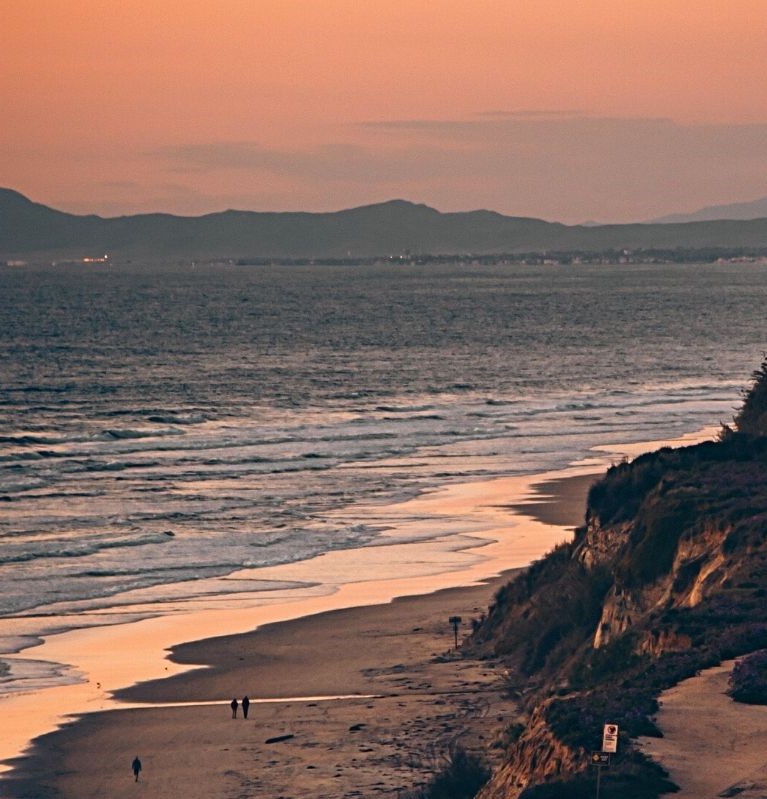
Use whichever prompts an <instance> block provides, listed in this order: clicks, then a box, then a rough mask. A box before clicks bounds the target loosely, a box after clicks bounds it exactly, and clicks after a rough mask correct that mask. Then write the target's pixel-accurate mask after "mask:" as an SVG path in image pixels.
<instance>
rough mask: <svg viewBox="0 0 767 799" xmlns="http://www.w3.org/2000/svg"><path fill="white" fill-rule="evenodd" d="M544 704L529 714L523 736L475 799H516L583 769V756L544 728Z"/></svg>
mask: <svg viewBox="0 0 767 799" xmlns="http://www.w3.org/2000/svg"><path fill="white" fill-rule="evenodd" d="M546 704H547V703H546V702H544V703H542V705H541V706H540V707H537V708H536V709H535V710H534V711H533V712H532V714H531V715H530V719H529V722H528V724H527V727H526V729H525V732H524V733H523V734H522V735H521V737H520V738H519V740H518V741H516V743H515V744H514V746H513V747H512V748H511V749H510V750H509V753H508V758H507V760H506V762H505V763H504V764H503V766H501V768H499V769H498V770H496V772H495V773H494V774H493V777H492V779H491V780H490V782H488V783H487V785H486V786H485V787H484V788H483V789H482V790H481V791H480V793H479V794H478V795H477V799H517V797H518V796H519V795H520V794H521V793H522V791H524V790H525V788H527V787H528V785H535V784H538V783H542V782H549V781H550V780H553V779H561V778H563V777H567V776H569V775H571V774H575V773H576V772H577V771H578V770H579V769H580V768H582V767H583V763H584V762H585V760H584V759H585V757H586V753H585V752H583V751H582V750H574V749H571V748H570V747H569V746H566V745H565V744H563V743H562V742H561V741H559V740H558V739H557V737H556V736H555V735H554V734H553V733H552V732H551V730H550V729H549V727H548V726H547V724H546V720H545V710H546Z"/></svg>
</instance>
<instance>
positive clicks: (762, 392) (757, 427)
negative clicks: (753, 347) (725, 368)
mask: <svg viewBox="0 0 767 799" xmlns="http://www.w3.org/2000/svg"><path fill="white" fill-rule="evenodd" d="M751 379H752V383H751V387H750V388H749V389H748V390H747V391H746V392H745V394H744V397H743V406H742V407H741V409H740V410H739V411H738V413H737V415H736V416H735V419H734V422H735V429H736V430H737V431H738V432H739V433H747V434H748V435H752V436H767V356H765V357H764V359H763V360H762V364H761V366H760V367H759V368H758V369H757V370H756V371H755V372H754V373H753V374H752V375H751Z"/></svg>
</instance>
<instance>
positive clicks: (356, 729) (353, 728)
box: [349, 724, 365, 732]
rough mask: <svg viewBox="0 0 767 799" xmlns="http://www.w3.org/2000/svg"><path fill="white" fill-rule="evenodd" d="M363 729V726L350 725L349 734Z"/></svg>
mask: <svg viewBox="0 0 767 799" xmlns="http://www.w3.org/2000/svg"><path fill="white" fill-rule="evenodd" d="M364 727H365V725H364V724H352V726H351V727H349V732H358V731H359V730H362V729H364Z"/></svg>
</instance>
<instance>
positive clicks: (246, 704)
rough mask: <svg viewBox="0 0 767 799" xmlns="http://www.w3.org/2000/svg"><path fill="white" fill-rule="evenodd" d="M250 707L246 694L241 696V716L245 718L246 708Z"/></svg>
mask: <svg viewBox="0 0 767 799" xmlns="http://www.w3.org/2000/svg"><path fill="white" fill-rule="evenodd" d="M249 707H250V699H248V697H247V696H243V697H242V717H243V718H244V719H246V718H247V717H248V708H249Z"/></svg>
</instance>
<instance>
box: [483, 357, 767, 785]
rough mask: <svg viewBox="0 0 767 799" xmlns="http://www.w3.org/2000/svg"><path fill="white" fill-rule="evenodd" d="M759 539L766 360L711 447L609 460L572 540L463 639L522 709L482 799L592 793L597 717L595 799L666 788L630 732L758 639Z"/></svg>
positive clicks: (765, 456)
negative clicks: (613, 728) (500, 667)
mask: <svg viewBox="0 0 767 799" xmlns="http://www.w3.org/2000/svg"><path fill="white" fill-rule="evenodd" d="M766 532H767V358H766V359H765V360H764V361H763V363H762V364H761V366H760V368H759V369H758V370H757V371H756V372H754V374H753V376H752V383H751V385H750V387H749V388H748V389H747V390H746V391H745V392H744V395H743V403H742V407H741V408H740V410H739V411H738V413H737V414H736V416H735V418H734V419H733V422H732V424H731V425H723V427H722V431H721V435H720V436H719V438H718V440H717V441H710V442H706V443H702V444H699V445H696V446H691V447H685V448H682V449H670V448H664V449H661V450H658V451H657V452H653V453H648V454H645V455H642V456H640V457H638V458H636V459H635V460H633V461H631V462H628V461H627V462H622V463H620V464H617V465H615V466H613V467H612V468H610V469H609V470H608V471H607V473H606V474H605V476H604V477H603V478H602V479H600V480H599V481H598V482H596V483H595V484H594V485H593V486H592V487H591V490H590V492H589V497H588V505H587V510H586V517H585V524H584V525H583V526H582V527H580V528H579V529H578V530H577V531H576V534H575V537H574V539H573V541H572V542H570V543H567V544H563V545H561V546H559V547H557V548H556V549H555V550H554V551H553V552H551V553H550V554H549V555H548V556H547V557H545V558H544V559H542V560H541V561H539V562H537V563H535V564H533V565H532V566H531V567H530V568H529V569H528V570H527V571H526V572H525V573H523V574H522V575H521V576H520V577H518V578H517V579H516V580H514V581H513V582H511V583H509V584H508V585H506V586H505V587H504V588H503V589H502V590H501V591H500V592H499V593H498V594H497V595H496V598H495V603H494V605H493V606H492V607H491V608H490V609H489V612H488V614H487V617H486V619H484V620H483V622H482V623H481V624H478V626H477V629H476V631H475V633H474V635H473V636H472V639H471V641H470V643H469V648H470V649H471V651H472V653H473V654H474V655H478V656H488V657H498V658H500V659H502V660H503V662H504V663H505V665H506V666H507V669H508V674H509V678H508V679H509V689H510V690H511V691H514V692H516V694H517V695H518V697H519V701H520V707H521V709H522V713H523V715H522V717H521V718H520V720H519V722H518V723H515V724H514V725H513V728H509V729H508V730H507V731H506V732H505V734H504V737H503V739H502V740H501V741H499V742H497V745H501V746H504V747H505V748H506V755H505V762H504V765H503V766H502V767H501V768H500V769H497V770H496V772H495V773H494V774H493V776H492V777H491V779H490V781H489V782H488V783H487V784H486V785H485V787H484V788H483V789H482V790H481V791H480V792H479V794H478V796H479V797H480V799H518V798H520V799H565V798H569V797H583V796H593V795H594V792H595V781H596V769H595V768H594V767H592V766H590V759H589V755H590V753H591V752H593V751H597V750H600V749H601V742H602V729H603V725H604V724H605V723H606V722H610V723H615V724H617V725H619V728H620V737H619V747H618V753H617V754H616V755H614V756H613V759H612V763H611V766H610V768H608V769H604V770H603V772H602V775H601V797H602V798H603V799H618V797H620V799H632V797H636V799H640V798H641V799H650V798H651V797H657V796H659V795H661V794H663V793H667V792H673V791H674V790H676V786H674V784H673V783H672V782H671V781H670V780H669V779H668V775H667V774H666V773H665V772H664V770H663V769H662V768H661V767H660V766H659V765H658V764H656V763H654V762H652V761H650V760H649V759H648V758H647V757H645V756H644V755H643V754H642V752H641V751H639V749H638V748H637V747H636V745H635V743H634V739H635V738H636V737H637V736H640V735H660V734H661V733H660V731H659V730H658V729H657V727H656V725H655V722H654V714H655V712H656V711H657V709H658V701H657V697H658V695H659V694H660V692H661V691H663V690H664V689H666V688H669V687H671V686H672V685H675V684H676V683H678V682H679V681H681V680H683V679H685V678H687V677H690V676H692V675H694V674H696V672H698V671H699V670H701V669H703V668H706V667H708V666H712V665H715V664H717V663H719V662H720V661H722V660H725V659H729V658H733V657H739V656H742V655H747V654H750V653H755V652H758V651H759V650H762V649H765V648H767V613H766V612H765V604H766V603H765V596H766V595H767V540H766V539H767V536H766V535H765V533H766ZM751 671H754V670H753V669H751ZM762 673H763V670H762Z"/></svg>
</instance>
